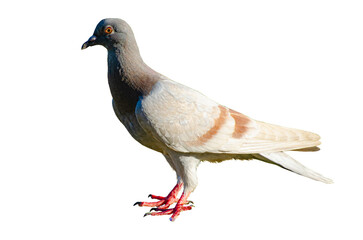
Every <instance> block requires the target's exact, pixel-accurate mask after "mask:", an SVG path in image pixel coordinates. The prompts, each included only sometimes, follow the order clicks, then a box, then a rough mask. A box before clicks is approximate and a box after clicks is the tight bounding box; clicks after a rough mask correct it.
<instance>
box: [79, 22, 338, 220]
mask: <svg viewBox="0 0 363 240" xmlns="http://www.w3.org/2000/svg"><path fill="white" fill-rule="evenodd" d="M93 45H102V46H104V47H106V49H107V50H108V82H109V86H110V90H111V94H112V97H113V102H112V105H113V108H114V111H115V113H116V115H117V117H118V119H119V120H120V121H121V122H122V123H123V124H124V126H125V127H126V129H127V130H128V131H129V133H130V134H131V136H132V137H133V138H134V139H136V140H137V141H138V142H139V143H141V144H142V145H144V146H146V147H148V148H151V149H153V150H155V151H158V152H160V153H162V154H163V155H164V157H165V158H166V160H167V161H168V163H169V164H170V166H171V167H172V169H173V170H174V171H175V172H176V175H177V184H176V186H175V187H174V189H173V190H172V191H171V192H170V194H169V195H168V196H167V197H160V196H155V195H150V196H151V197H152V198H153V199H158V200H159V201H157V202H137V203H136V204H137V205H139V206H151V207H156V208H153V209H152V210H156V212H149V213H147V214H146V215H166V214H171V215H172V217H171V220H175V218H176V217H177V216H178V215H179V214H180V212H181V211H186V210H190V209H191V205H189V203H190V202H188V201H187V198H188V197H189V195H190V193H191V192H192V191H194V189H195V188H196V186H197V182H198V181H197V167H198V165H199V163H200V162H201V161H210V162H221V161H224V160H229V159H241V160H243V159H258V160H261V161H264V162H268V163H272V164H275V165H278V166H280V167H282V168H285V169H287V170H290V171H293V172H295V173H298V174H300V175H303V176H306V177H309V178H312V179H314V180H318V181H322V182H325V183H331V182H332V181H331V180H330V179H328V178H325V177H323V176H322V175H320V174H318V173H316V172H314V171H312V170H310V169H308V168H306V167H305V166H303V165H302V164H300V163H298V162H297V161H296V160H294V159H293V158H291V157H290V156H288V155H287V154H286V153H284V151H290V150H297V151H303V150H317V149H318V148H317V147H316V146H318V145H319V144H320V141H319V139H320V137H319V136H318V135H317V134H315V133H311V132H307V131H303V130H298V129H291V128H286V127H281V126H277V125H273V124H268V123H264V122H260V121H257V120H254V119H252V118H250V117H248V116H246V115H243V114H241V113H239V112H237V111H234V110H232V109H229V108H228V107H225V106H223V105H220V104H219V103H216V102H215V101H213V100H211V99H209V98H208V97H206V96H204V95H203V94H201V93H200V92H198V91H196V90H193V89H191V88H189V87H187V86H184V85H182V84H179V83H177V82H174V81H172V80H170V79H168V78H167V77H165V76H163V75H162V74H160V73H158V72H156V71H154V70H153V69H151V68H150V67H149V66H147V65H146V64H145V63H144V62H143V60H142V58H141V56H140V53H139V49H138V47H137V44H136V40H135V38H134V35H133V33H132V30H131V28H130V27H129V26H128V24H127V23H126V22H125V21H123V20H121V19H104V20H102V21H101V22H100V23H99V24H98V25H97V27H96V29H95V32H94V34H93V36H92V37H91V38H90V39H89V40H88V41H87V42H85V43H84V44H83V46H82V49H85V48H87V47H88V46H93ZM182 187H183V188H184V189H183V193H182V195H181V197H180V198H179V199H177V193H178V192H179V191H180V190H181V188H182ZM175 202H177V204H176V206H175V207H174V208H169V207H170V205H171V204H173V203H175Z"/></svg>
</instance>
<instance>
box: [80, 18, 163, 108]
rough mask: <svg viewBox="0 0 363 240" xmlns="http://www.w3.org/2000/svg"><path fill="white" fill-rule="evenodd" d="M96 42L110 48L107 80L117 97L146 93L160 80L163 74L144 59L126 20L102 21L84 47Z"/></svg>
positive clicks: (108, 19) (115, 97)
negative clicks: (131, 92)
mask: <svg viewBox="0 0 363 240" xmlns="http://www.w3.org/2000/svg"><path fill="white" fill-rule="evenodd" d="M94 45H101V46H104V47H105V48H106V49H107V50H108V57H107V59H108V61H107V62H108V79H109V85H110V88H111V93H112V95H113V97H114V99H115V100H117V98H119V97H120V96H121V95H123V96H126V95H130V91H136V92H137V94H139V93H142V94H147V93H148V92H149V91H150V90H151V89H152V87H153V85H154V84H155V83H156V82H157V81H158V80H159V79H160V76H161V74H159V73H157V72H156V71H154V70H153V69H151V68H150V67H149V66H147V65H146V64H145V63H144V61H143V60H142V58H141V56H140V52H139V48H138V46H137V44H136V40H135V37H134V34H133V32H132V30H131V28H130V26H129V25H128V24H127V23H126V22H125V21H124V20H122V19H117V18H106V19H103V20H101V21H100V22H99V23H98V24H97V26H96V29H95V31H94V33H93V35H92V36H91V37H90V38H89V39H88V41H86V42H85V43H84V44H83V45H82V49H86V48H88V47H90V46H94ZM120 80H121V81H120ZM121 85H122V86H121ZM120 89H121V90H122V91H123V92H120ZM130 89H131V90H130ZM129 90H130V91H129ZM117 91H118V92H117ZM125 92H128V93H127V94H126V93H125ZM120 101H121V100H120Z"/></svg>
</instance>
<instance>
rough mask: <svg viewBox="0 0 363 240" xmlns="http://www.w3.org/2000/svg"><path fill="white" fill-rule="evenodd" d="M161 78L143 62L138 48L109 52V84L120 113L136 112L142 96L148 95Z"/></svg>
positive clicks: (115, 49)
mask: <svg viewBox="0 0 363 240" xmlns="http://www.w3.org/2000/svg"><path fill="white" fill-rule="evenodd" d="M160 76H161V75H160V74H159V73H157V72H155V71H154V70H153V69H151V68H150V67H149V66H147V65H146V64H145V63H144V62H143V60H142V59H141V56H140V54H139V51H138V49H137V46H131V47H130V46H129V47H125V46H116V47H115V48H113V49H109V50H108V82H109V85H110V89H111V94H112V97H113V99H114V100H115V102H116V104H117V105H122V107H121V106H120V108H122V109H119V110H120V111H135V106H136V103H137V101H138V100H139V98H140V96H143V95H147V94H148V93H149V92H150V91H151V89H152V87H153V86H154V84H155V83H156V82H157V81H158V80H159V79H160Z"/></svg>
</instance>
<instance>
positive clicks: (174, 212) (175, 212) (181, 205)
mask: <svg viewBox="0 0 363 240" xmlns="http://www.w3.org/2000/svg"><path fill="white" fill-rule="evenodd" d="M189 195H190V193H185V192H183V194H182V195H181V197H180V199H179V201H178V203H177V204H176V205H175V207H174V208H170V209H160V208H155V209H151V210H155V211H157V212H148V213H146V214H145V215H144V217H145V216H149V215H150V216H163V215H171V217H170V221H172V222H173V221H175V219H176V218H177V217H178V216H179V215H180V213H181V212H182V211H187V210H191V209H192V207H193V206H192V205H189V206H185V204H188V203H189V201H187V199H188V197H189Z"/></svg>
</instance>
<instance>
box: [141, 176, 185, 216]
mask: <svg viewBox="0 0 363 240" xmlns="http://www.w3.org/2000/svg"><path fill="white" fill-rule="evenodd" d="M183 185H184V184H183V182H181V181H178V182H177V184H176V185H175V187H174V188H173V190H171V192H170V193H169V194H168V196H166V197H161V196H156V195H152V194H150V195H149V197H151V198H152V199H157V200H159V201H157V202H136V203H135V204H134V206H135V205H139V206H140V207H157V209H158V210H160V209H167V208H168V207H169V206H170V205H171V204H173V203H175V202H177V201H178V199H177V196H178V193H179V192H180V189H181V188H182V187H183Z"/></svg>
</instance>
